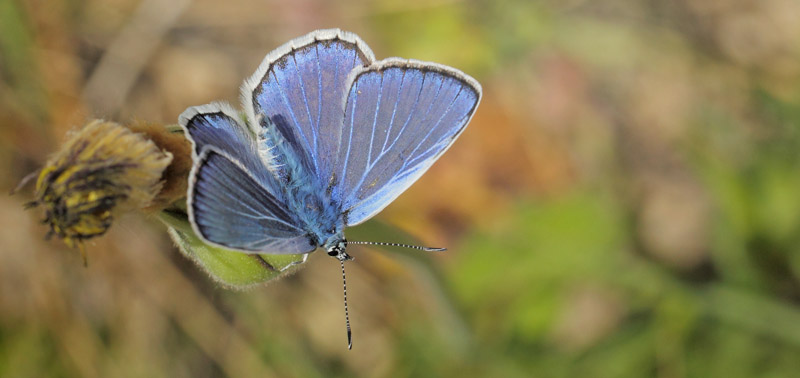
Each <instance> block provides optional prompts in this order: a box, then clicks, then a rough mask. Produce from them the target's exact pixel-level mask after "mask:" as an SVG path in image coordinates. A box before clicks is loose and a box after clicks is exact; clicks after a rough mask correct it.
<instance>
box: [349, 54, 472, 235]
mask: <svg viewBox="0 0 800 378" xmlns="http://www.w3.org/2000/svg"><path fill="white" fill-rule="evenodd" d="M350 82H351V83H352V84H351V85H350V90H349V94H348V97H347V102H346V105H345V117H344V128H343V132H342V135H341V141H340V143H341V148H340V150H339V156H338V158H337V164H336V166H337V169H338V172H336V173H335V176H334V180H333V181H334V198H335V199H337V200H338V201H340V202H341V204H342V210H343V212H344V213H345V221H346V224H347V225H356V224H359V223H361V222H363V221H365V220H367V219H369V218H370V217H372V216H373V215H375V214H377V213H378V212H379V211H380V210H382V209H383V208H384V207H386V206H387V205H388V204H389V203H390V202H392V201H393V200H394V199H395V198H397V196H399V195H400V193H402V192H403V191H405V190H406V189H407V188H408V187H409V186H410V185H411V184H412V183H414V181H416V180H417V179H418V178H419V177H420V176H421V175H422V174H423V173H424V172H425V171H426V170H427V169H428V168H429V167H430V166H431V164H433V162H434V161H436V159H438V158H439V156H441V154H442V153H444V151H445V150H447V148H449V147H450V145H451V144H452V143H453V141H454V140H455V139H456V138H457V137H458V136H459V135H460V134H461V132H462V131H463V130H464V128H465V127H466V125H467V123H468V122H469V120H470V118H471V117H472V114H473V113H474V112H475V109H476V107H477V106H478V102H479V101H480V96H481V88H480V85H479V84H478V83H477V82H476V81H475V80H474V79H472V78H471V77H469V76H467V75H465V74H463V73H461V72H460V71H458V70H455V69H453V68H450V67H446V66H442V65H438V64H435V63H426V62H419V61H414V60H400V59H387V60H384V61H381V62H378V63H376V64H374V65H372V66H370V67H367V68H364V69H359V70H356V71H354V72H353V73H352V74H351V77H350Z"/></svg>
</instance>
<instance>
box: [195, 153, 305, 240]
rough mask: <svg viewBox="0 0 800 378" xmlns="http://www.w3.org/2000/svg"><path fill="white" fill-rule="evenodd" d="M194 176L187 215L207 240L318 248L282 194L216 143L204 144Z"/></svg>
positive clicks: (199, 233) (196, 231)
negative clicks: (262, 183) (284, 201)
mask: <svg viewBox="0 0 800 378" xmlns="http://www.w3.org/2000/svg"><path fill="white" fill-rule="evenodd" d="M190 177H191V181H190V182H191V186H190V188H189V201H188V207H189V218H190V220H191V223H192V226H193V227H194V229H195V233H197V234H198V235H200V236H202V237H203V238H204V239H205V240H206V241H208V242H211V243H212V244H216V245H220V246H222V247H226V248H231V249H237V250H240V251H244V252H250V253H272V254H294V253H307V252H311V251H313V250H314V249H315V248H316V244H315V243H311V242H310V239H309V238H308V236H307V235H306V232H305V231H304V230H303V229H302V228H301V227H300V226H299V225H298V224H297V221H296V219H295V217H294V216H293V215H292V214H290V213H288V212H287V211H286V210H285V206H284V204H283V203H282V202H281V200H280V199H279V198H278V197H277V196H276V195H275V194H274V193H270V191H269V190H268V189H267V188H266V187H265V186H264V185H261V184H260V183H259V182H258V179H256V178H255V177H254V176H253V175H252V174H251V173H250V172H249V170H248V169H247V168H246V167H245V166H244V165H243V164H242V163H241V162H239V161H236V160H235V159H234V158H232V157H231V156H229V155H227V154H225V153H224V152H222V151H220V150H219V149H217V148H216V147H214V146H208V147H206V148H204V149H203V151H202V152H201V154H200V156H199V158H198V161H197V163H196V164H195V166H194V169H193V170H192V173H191V176H190Z"/></svg>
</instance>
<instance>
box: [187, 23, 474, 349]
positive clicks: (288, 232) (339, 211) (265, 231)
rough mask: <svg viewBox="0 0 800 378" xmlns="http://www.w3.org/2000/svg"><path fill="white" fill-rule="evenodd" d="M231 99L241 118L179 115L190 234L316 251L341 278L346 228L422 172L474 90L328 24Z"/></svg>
mask: <svg viewBox="0 0 800 378" xmlns="http://www.w3.org/2000/svg"><path fill="white" fill-rule="evenodd" d="M241 97H242V102H243V106H244V115H243V116H240V113H239V112H237V111H236V110H234V109H233V108H232V107H230V106H229V105H227V104H224V103H211V104H208V105H203V106H197V107H192V108H189V109H187V110H186V111H185V112H184V113H183V114H181V116H180V124H181V126H182V127H183V128H184V131H185V133H186V135H187V137H188V138H189V139H190V140H191V141H192V144H193V154H192V155H193V160H194V166H193V168H192V171H191V174H190V181H189V189H188V193H187V198H188V201H187V207H188V213H189V220H190V222H191V224H192V227H193V228H194V231H195V233H196V234H197V235H198V236H200V237H201V238H202V239H203V240H204V241H205V242H206V243H209V244H212V245H217V246H221V247H224V248H227V249H233V250H237V251H241V252H243V253H257V254H262V253H267V254H306V255H305V257H307V256H308V255H307V254H308V253H310V252H313V251H314V250H316V249H317V248H323V249H325V250H326V251H327V253H328V254H329V255H331V256H333V257H335V258H337V259H338V260H339V261H340V263H341V265H342V273H343V274H344V261H346V260H350V259H351V257H350V256H349V255H348V254H347V252H346V246H347V244H348V242H347V241H346V239H345V236H344V229H345V227H348V226H354V225H357V224H359V223H362V222H364V221H366V220H368V219H370V218H372V217H373V216H375V215H376V214H377V213H379V212H380V211H381V210H382V209H383V208H385V207H386V206H387V205H389V203H391V202H392V201H393V200H394V199H395V198H397V196H399V195H400V194H401V193H403V191H405V190H406V189H407V188H408V187H409V186H411V184H412V183H414V181H416V180H417V179H419V177H420V176H422V174H423V173H425V171H427V170H428V168H430V166H431V165H432V164H433V162H434V161H436V159H438V158H439V157H440V156H441V155H442V154H443V153H444V152H445V151H446V150H447V149H448V148H449V147H450V146H451V145H452V144H453V141H455V140H456V138H458V136H459V135H461V133H462V132H463V131H464V129H465V128H466V126H467V123H468V122H469V120H470V118H472V115H473V114H474V112H475V109H476V108H477V106H478V103H479V101H480V98H481V86H480V84H478V82H477V81H475V79H473V78H471V77H469V76H467V75H465V74H464V73H462V72H461V71H458V70H456V69H454V68H451V67H447V66H443V65H440V64H436V63H428V62H421V61H417V60H410V59H408V60H407V59H399V58H389V59H384V60H381V61H376V60H375V57H374V55H373V53H372V51H371V50H370V49H369V47H368V46H367V45H366V44H365V43H364V42H363V41H362V40H361V39H360V38H359V37H358V36H357V35H355V34H353V33H349V32H345V31H340V30H338V29H329V30H317V31H314V32H312V33H310V34H308V35H306V36H303V37H300V38H297V39H294V40H292V41H290V42H288V43H286V44H284V45H283V46H281V47H279V48H278V49H276V50H274V51H272V52H270V53H269V54H268V55H267V56H266V58H265V59H264V61H263V62H262V63H261V65H260V66H259V68H258V70H256V72H255V74H254V75H253V76H251V77H250V78H249V79H248V80H246V81H245V82H244V84H243V85H242V89H241ZM350 244H353V242H350ZM387 244H388V243H387ZM428 250H435V249H428ZM304 261H305V259H304V260H303V262H304ZM345 297H346V291H345ZM346 306H347V305H346V302H345V312H346ZM348 341H350V327H349V319H348ZM348 345H351V343H350V342H348Z"/></svg>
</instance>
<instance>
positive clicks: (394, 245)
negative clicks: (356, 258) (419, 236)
mask: <svg viewBox="0 0 800 378" xmlns="http://www.w3.org/2000/svg"><path fill="white" fill-rule="evenodd" d="M347 244H363V245H382V246H389V247H403V248H411V249H416V250H420V251H425V252H443V251H446V250H447V248H433V247H420V246H418V245H409V244H402V243H385V242H366V241H349V240H348V241H347Z"/></svg>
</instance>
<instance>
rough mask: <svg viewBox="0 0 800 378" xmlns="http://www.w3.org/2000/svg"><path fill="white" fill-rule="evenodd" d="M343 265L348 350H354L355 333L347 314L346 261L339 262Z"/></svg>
mask: <svg viewBox="0 0 800 378" xmlns="http://www.w3.org/2000/svg"><path fill="white" fill-rule="evenodd" d="M339 264H341V265H342V291H343V292H344V320H345V322H346V324H347V349H353V333H352V332H351V331H350V315H349V314H348V313H347V279H346V278H345V275H344V259H342V260H339Z"/></svg>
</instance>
